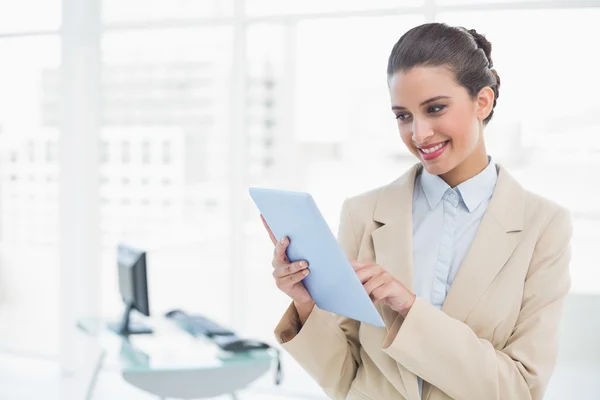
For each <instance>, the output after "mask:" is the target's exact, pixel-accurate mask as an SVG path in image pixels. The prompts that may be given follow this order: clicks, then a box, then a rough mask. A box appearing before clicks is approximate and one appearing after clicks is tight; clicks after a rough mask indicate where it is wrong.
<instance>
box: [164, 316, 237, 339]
mask: <svg viewBox="0 0 600 400" xmlns="http://www.w3.org/2000/svg"><path fill="white" fill-rule="evenodd" d="M166 317H167V318H169V319H171V320H173V321H174V322H175V323H176V324H177V325H178V326H179V327H180V328H181V329H183V330H185V331H186V332H188V333H189V334H191V335H193V336H201V335H204V336H207V337H209V338H212V337H215V336H235V333H234V332H233V331H232V330H230V329H228V328H225V327H224V326H221V325H219V324H218V323H216V322H215V321H212V320H210V319H208V318H206V317H203V316H201V315H189V314H186V313H184V312H183V311H179V310H174V311H171V312H169V313H167V315H166Z"/></svg>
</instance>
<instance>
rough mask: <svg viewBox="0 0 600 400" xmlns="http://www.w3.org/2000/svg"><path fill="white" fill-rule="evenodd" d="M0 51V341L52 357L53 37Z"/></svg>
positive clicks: (0, 45) (55, 231) (21, 41)
mask: <svg viewBox="0 0 600 400" xmlns="http://www.w3.org/2000/svg"><path fill="white" fill-rule="evenodd" d="M0 54H2V55H3V60H4V61H3V62H2V63H0V87H1V88H2V90H1V91H0V110H2V111H1V112H0V320H2V324H0V347H2V348H9V349H11V350H17V351H19V350H20V351H31V352H36V353H40V354H48V355H55V354H57V352H58V321H59V315H58V306H59V305H58V301H59V292H58V287H59V265H58V235H59V226H58V222H59V221H58V160H57V156H56V151H57V150H56V149H57V147H56V144H57V141H58V133H59V131H58V127H57V126H56V125H55V124H53V123H52V120H51V119H49V118H46V116H47V113H49V112H50V113H52V112H55V109H52V108H49V107H48V104H49V103H48V101H47V100H48V96H49V92H48V82H47V80H46V78H47V77H48V76H49V75H53V74H50V73H49V71H55V70H56V69H57V68H58V66H59V63H60V41H59V39H58V38H57V37H43V38H42V37H39V38H32V37H31V38H15V39H12V38H11V39H2V40H0ZM40 326H43V329H44V332H45V333H44V335H40V333H39V329H40Z"/></svg>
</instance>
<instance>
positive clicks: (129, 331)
mask: <svg viewBox="0 0 600 400" xmlns="http://www.w3.org/2000/svg"><path fill="white" fill-rule="evenodd" d="M131 311H133V303H132V302H130V303H127V304H126V305H125V311H124V312H123V316H122V317H121V321H120V322H119V323H112V324H108V328H109V329H110V330H112V331H113V332H115V333H116V334H118V335H121V336H129V335H147V334H151V333H152V328H150V327H149V326H148V325H145V324H143V323H141V322H131V321H130V320H129V316H130V314H131Z"/></svg>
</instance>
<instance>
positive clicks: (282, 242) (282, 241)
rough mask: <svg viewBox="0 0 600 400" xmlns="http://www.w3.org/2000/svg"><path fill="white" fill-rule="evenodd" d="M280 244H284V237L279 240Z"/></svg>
mask: <svg viewBox="0 0 600 400" xmlns="http://www.w3.org/2000/svg"><path fill="white" fill-rule="evenodd" d="M279 242H280V243H281V244H284V243H285V236H284V237H282V238H281V240H280V241H279Z"/></svg>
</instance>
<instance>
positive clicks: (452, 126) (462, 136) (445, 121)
mask: <svg viewBox="0 0 600 400" xmlns="http://www.w3.org/2000/svg"><path fill="white" fill-rule="evenodd" d="M474 121H475V120H474V118H473V117H472V115H471V114H469V113H466V112H454V113H446V114H445V115H444V116H443V117H442V118H439V119H437V121H436V123H435V126H434V127H433V128H434V130H435V131H436V132H437V133H439V134H440V135H443V136H445V137H448V138H449V139H452V144H453V145H454V147H455V148H464V147H472V145H473V143H476V142H477V129H476V128H477V125H476V124H475V123H474Z"/></svg>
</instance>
